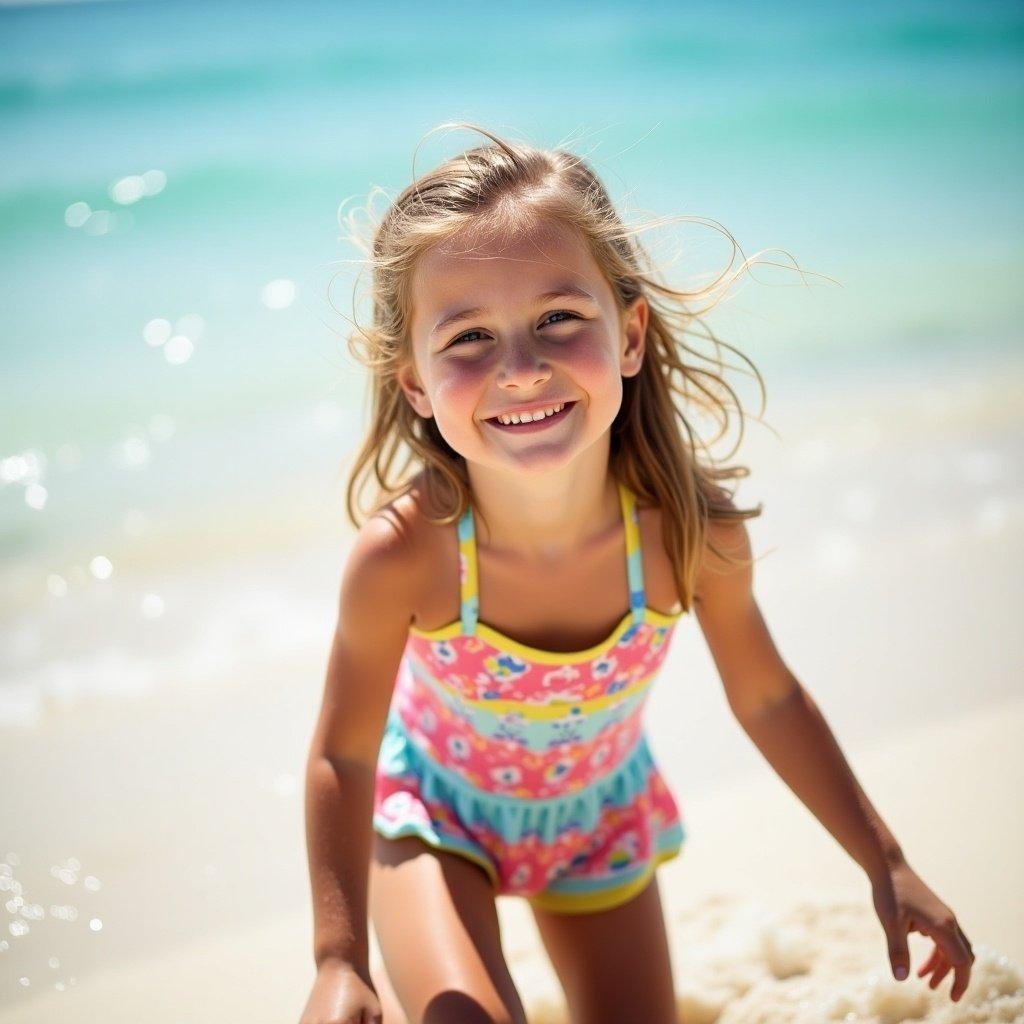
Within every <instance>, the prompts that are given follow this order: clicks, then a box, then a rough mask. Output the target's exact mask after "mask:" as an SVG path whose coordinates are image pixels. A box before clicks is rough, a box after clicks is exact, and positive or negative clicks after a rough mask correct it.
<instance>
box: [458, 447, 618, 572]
mask: <svg viewBox="0 0 1024 1024" xmlns="http://www.w3.org/2000/svg"><path fill="white" fill-rule="evenodd" d="M469 476H470V486H471V488H472V490H473V506H474V511H475V510H479V514H478V515H474V517H473V518H474V526H475V530H476V542H477V547H478V548H481V549H483V550H485V551H486V552H487V553H488V554H491V555H494V556H496V557H498V558H507V559H516V560H518V561H522V562H526V563H544V564H548V565H550V564H551V563H552V562H564V561H566V560H569V559H572V558H574V557H576V556H578V555H580V554H581V553H583V552H584V551H585V550H586V549H588V548H590V547H592V546H594V545H595V544H598V543H599V542H601V541H602V540H604V539H606V538H607V537H608V535H609V533H610V532H612V531H615V530H616V529H617V528H618V524H619V523H621V521H622V510H621V505H620V502H619V490H618V485H617V483H616V481H615V477H614V476H612V474H611V473H610V472H608V471H607V469H604V471H603V472H602V473H601V474H586V473H584V474H580V475H574V474H572V473H570V474H569V476H568V477H565V476H562V477H560V478H559V479H557V480H554V479H552V480H550V481H545V480H538V481H536V482H532V483H531V485H530V486H529V487H524V486H523V484H522V483H521V482H520V481H517V480H516V479H515V478H513V477H510V476H508V475H498V474H485V475H483V476H482V478H481V474H479V473H477V472H475V471H474V470H473V468H472V467H470V469H469Z"/></svg>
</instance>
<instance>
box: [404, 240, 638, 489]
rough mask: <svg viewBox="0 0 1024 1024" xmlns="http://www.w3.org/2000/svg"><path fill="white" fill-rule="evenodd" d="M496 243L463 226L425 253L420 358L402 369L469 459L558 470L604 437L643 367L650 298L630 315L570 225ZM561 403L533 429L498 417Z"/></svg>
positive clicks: (415, 394) (419, 275)
mask: <svg viewBox="0 0 1024 1024" xmlns="http://www.w3.org/2000/svg"><path fill="white" fill-rule="evenodd" d="M498 245H499V243H493V245H492V244H491V243H486V244H480V243H477V244H476V245H474V244H473V243H472V242H467V241H466V240H465V238H464V237H457V238H454V239H451V240H449V241H448V242H446V243H444V244H442V245H440V246H437V247H436V248H434V249H432V250H430V251H429V252H427V253H426V254H425V255H424V256H423V257H422V258H421V259H420V261H419V263H418V265H417V267H416V269H415V272H414V274H413V281H412V319H411V326H410V330H411V335H412V343H413V358H414V363H415V366H414V367H410V366H406V367H405V368H403V370H401V371H400V372H399V374H398V380H399V383H400V385H401V386H402V389H403V391H404V392H405V394H406V396H407V398H408V400H409V402H410V403H411V405H412V406H413V408H414V409H415V410H416V412H417V413H419V414H420V415H421V416H433V417H434V419H435V420H436V422H437V427H438V430H439V431H440V432H441V435H442V436H443V437H444V439H445V440H446V441H447V442H448V444H449V445H451V447H452V448H453V449H455V451H457V452H458V453H459V454H460V455H462V456H463V457H464V458H465V459H466V460H467V461H469V462H473V463H477V464H479V465H485V466H490V467H492V468H494V469H496V470H499V471H501V470H504V471H506V472H507V471H509V470H517V471H520V472H522V471H526V472H540V471H544V470H553V469H555V468H557V467H558V466H562V465H565V464H566V463H567V462H568V461H570V460H572V459H573V458H575V457H576V456H578V455H580V454H581V453H582V452H583V451H584V450H586V449H588V448H590V447H591V446H592V445H593V444H594V443H595V442H596V441H598V440H600V439H602V438H604V437H605V436H606V434H607V432H608V430H609V428H610V427H611V424H612V421H613V420H614V419H615V416H616V414H617V413H618V411H619V406H620V405H621V402H622V378H623V377H631V376H633V375H634V374H636V373H637V372H639V369H640V364H641V360H642V357H643V345H644V334H645V331H646V327H647V315H648V310H647V304H646V302H645V301H644V300H643V299H642V298H639V299H637V300H636V302H634V303H633V305H632V307H631V309H630V310H628V311H627V312H626V313H625V314H621V313H620V312H619V310H618V307H617V306H616V304H615V298H614V296H613V294H612V290H611V287H610V286H609V284H608V282H607V281H606V280H605V279H604V276H603V275H602V273H601V271H600V269H599V267H598V266H597V263H596V262H595V261H594V259H593V257H592V256H591V254H590V252H589V250H588V249H587V247H586V245H585V243H584V242H583V241H582V239H581V238H579V237H578V235H577V234H576V233H575V232H574V231H571V230H570V229H568V228H565V227H564V226H563V225H561V224H557V223H549V224H545V225H540V226H537V227H534V228H531V229H529V230H527V231H524V232H522V233H521V234H520V235H518V236H517V237H516V238H515V239H513V240H512V241H510V242H506V243H502V244H500V248H499V247H497V246H498ZM561 402H566V403H573V404H572V406H571V408H568V409H567V410H565V411H564V412H563V413H562V414H560V415H559V416H557V417H554V418H553V419H552V422H550V423H547V422H544V423H543V424H534V426H533V428H532V429H531V430H529V431H522V430H517V429H516V428H515V427H512V428H511V429H510V428H507V427H504V426H502V425H501V424H499V423H497V422H496V421H495V420H494V417H497V416H498V415H500V414H505V413H510V412H515V411H517V410H521V409H534V408H538V407H550V406H552V405H556V404H558V403H561ZM538 428H539V429H538ZM605 458H606V455H605Z"/></svg>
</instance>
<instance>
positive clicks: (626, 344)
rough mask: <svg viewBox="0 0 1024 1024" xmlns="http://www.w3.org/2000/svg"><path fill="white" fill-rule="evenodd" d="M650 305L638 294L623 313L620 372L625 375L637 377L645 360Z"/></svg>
mask: <svg viewBox="0 0 1024 1024" xmlns="http://www.w3.org/2000/svg"><path fill="white" fill-rule="evenodd" d="M649 313H650V307H649V306H648V305H647V300H646V299H645V298H644V297H643V296H642V295H638V296H637V297H636V298H635V299H634V300H633V302H632V304H631V305H630V306H629V307H628V308H627V309H626V311H625V312H624V313H623V314H622V342H623V344H622V350H621V352H620V354H619V372H620V373H621V374H622V376H623V377H635V376H636V375H637V374H638V373H639V372H640V366H641V365H642V364H643V361H644V341H645V339H646V337H647V319H648V315H649Z"/></svg>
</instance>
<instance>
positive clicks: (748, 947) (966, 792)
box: [0, 700, 1024, 1024]
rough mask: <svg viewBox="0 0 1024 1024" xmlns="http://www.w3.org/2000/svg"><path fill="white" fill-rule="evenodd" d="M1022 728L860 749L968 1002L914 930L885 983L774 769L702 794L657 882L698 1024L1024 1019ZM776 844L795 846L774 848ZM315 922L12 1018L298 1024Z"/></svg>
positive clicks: (536, 953) (1014, 716)
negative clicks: (952, 931) (895, 974)
mask: <svg viewBox="0 0 1024 1024" xmlns="http://www.w3.org/2000/svg"><path fill="white" fill-rule="evenodd" d="M1022 730H1024V700H1018V701H1013V702H1007V703H1004V704H1003V705H1001V706H997V707H992V708H988V709H985V710H983V711H979V712H977V713H975V714H973V715H971V716H969V717H966V718H963V719H960V720H958V721H956V722H950V721H944V722H938V723H934V724H933V725H931V726H928V727H925V728H922V729H919V730H918V731H916V732H914V733H912V734H909V735H906V736H903V737H901V738H900V739H898V740H888V741H885V742H882V743H877V744H874V745H873V746H871V747H868V748H864V749H858V750H857V751H856V752H854V753H851V754H850V757H851V761H852V762H854V763H855V767H856V770H857V772H858V776H859V777H860V778H861V780H862V781H863V783H864V784H865V787H866V788H867V789H868V791H869V792H877V793H885V794H886V797H885V800H884V807H885V811H886V813H887V815H888V816H889V818H890V819H891V820H893V821H898V822H899V825H900V828H899V835H900V838H901V841H902V842H903V843H904V846H905V848H906V849H907V850H909V851H911V854H912V855H913V859H912V861H911V863H913V864H914V866H915V867H916V868H917V870H918V871H919V872H920V873H921V874H922V876H923V877H924V878H925V880H926V881H927V882H928V883H929V884H930V885H931V886H932V887H933V889H935V891H936V892H937V893H938V894H939V895H940V897H941V898H943V899H945V900H946V901H947V902H948V903H949V904H950V905H951V906H953V907H954V909H955V910H956V911H957V914H958V918H959V920H960V921H961V924H962V925H963V927H964V929H965V931H966V932H967V934H968V935H969V937H970V938H971V941H972V943H973V945H974V947H975V952H976V955H977V962H976V964H975V968H974V974H973V977H972V981H971V985H970V987H969V988H968V990H967V992H966V994H965V995H964V997H963V999H961V1001H960V1002H959V1003H956V1004H955V1003H953V1002H952V1001H951V1000H950V999H949V989H950V986H951V984H952V978H951V977H947V979H946V980H945V981H944V982H943V983H942V985H940V986H939V988H938V990H937V991H935V992H932V991H931V990H930V989H928V987H927V985H926V984H925V982H924V981H923V980H920V979H917V978H916V977H914V975H913V968H916V967H917V966H918V965H920V963H921V962H922V961H923V959H924V957H925V955H926V953H927V951H928V950H930V944H929V943H928V941H927V940H925V939H924V938H923V937H922V936H920V935H917V934H913V935H911V937H910V950H911V956H912V962H913V967H912V974H911V977H910V979H908V980H907V981H906V982H903V983H897V982H895V981H894V980H893V979H892V977H891V974H890V973H889V970H888V963H887V959H886V956H885V943H884V938H883V935H882V931H881V928H880V926H879V925H878V923H877V920H876V919H875V918H874V915H873V912H872V910H871V902H870V893H869V889H868V887H867V884H866V882H865V880H864V878H863V876H862V875H861V873H860V872H859V870H858V869H856V868H855V867H854V866H853V865H852V864H851V862H850V861H849V860H848V859H847V858H846V856H845V854H843V853H842V851H840V850H839V849H838V847H835V844H834V843H832V840H831V839H830V838H829V837H828V836H827V835H824V838H822V835H819V833H820V832H821V829H820V827H819V826H818V825H817V823H816V822H815V821H814V820H813V819H812V818H811V817H810V816H809V815H808V814H807V812H806V811H804V810H803V808H802V807H801V805H799V804H798V803H797V801H796V800H795V798H793V797H792V796H791V794H789V792H788V790H786V789H785V788H784V787H783V786H782V784H781V783H779V782H778V781H777V780H776V779H775V778H774V777H773V776H771V775H770V774H769V775H766V774H765V773H764V772H760V771H759V772H757V773H755V774H754V775H753V776H751V777H747V778H743V779H737V780H733V781H731V782H729V783H727V784H723V785H719V786H715V787H712V788H710V789H709V790H707V791H706V792H704V793H702V794H701V795H700V796H696V797H694V798H692V799H691V800H690V802H689V810H688V824H689V826H690V828H691V830H692V832H693V839H692V841H691V842H690V843H689V845H688V846H687V847H686V848H685V850H684V853H683V855H682V856H681V857H680V858H678V859H677V860H675V861H673V862H671V863H670V864H667V865H665V866H664V867H663V868H662V869H661V870H660V872H659V878H660V884H661V886H662V894H663V899H664V900H665V905H666V907H667V908H668V909H667V915H668V918H669V922H670V929H671V941H672V951H673V958H674V964H675V974H676V979H677V981H676V990H677V993H678V995H679V1007H680V1012H681V1014H682V1019H683V1020H684V1021H685V1022H686V1024H712V1022H714V1024H754V1022H758V1024H798V1022H799V1024H812V1022H813V1024H817V1022H823V1021H831V1020H835V1021H844V1020H845V1021H848V1022H852V1021H856V1022H858V1024H895V1022H897V1021H902V1020H922V1021H927V1022H934V1024H939V1022H941V1024H958V1022H968V1021H970V1022H980V1021H1021V1020H1024V975H1022V973H1021V968H1020V966H1019V962H1020V956H1021V952H1022V951H1024V920H1022V912H1021V901H1020V899H1019V893H1020V892H1021V890H1022V886H1024V859H1022V858H1021V857H1020V853H1021V850H1022V849H1024V822H1022V819H1021V816H1020V814H1019V802H1020V801H1019V793H1020V781H1021V778H1022V769H1024V750H1022V745H1021V743H1020V736H1021V735H1022ZM948 751H955V756H947V754H946V752H948ZM965 764H967V765H970V766H971V770H970V774H969V775H968V776H965V775H964V772H963V766H964V765H965ZM922 765H927V770H926V771H922ZM978 780H982V781H981V782H980V784H979V781H978ZM769 835H774V836H780V837H782V836H784V837H785V842H777V843H772V842H764V841H763V839H764V837H765V836H769ZM755 838H757V839H758V840H759V841H758V842H757V846H756V852H755V849H754V848H753V845H752V844H753V842H754V840H755ZM829 844H831V846H832V847H833V848H830V845H829ZM268 875H269V872H268ZM181 895H182V898H187V895H186V893H185V891H183V892H182V894H181ZM294 895H295V896H296V898H297V899H299V898H301V893H299V892H298V891H296V892H295V893H294ZM498 906H499V913H500V915H501V920H502V931H503V936H504V942H505V948H506V955H507V957H508V960H509V963H510V967H511V970H512V972H513V975H514V977H515V979H516V982H517V984H518V985H519V987H520V991H521V992H522V993H523V994H524V997H525V1000H526V1002H527V1005H528V1006H529V1007H530V1008H531V1020H533V1021H534V1022H535V1024H545V1022H554V1021H563V1020H565V1017H564V1015H562V1014H561V1013H560V1012H559V1011H560V997H559V990H558V987H557V982H556V981H555V979H554V976H553V974H552V972H551V969H550V966H549V964H548V963H547V960H546V958H545V957H544V954H543V952H542V948H541V946H540V940H539V938H538V937H537V934H536V931H535V929H534V926H533V924H532V920H531V919H530V916H529V912H528V910H527V909H526V908H525V906H524V905H523V904H522V903H521V902H519V901H517V900H514V899H506V898H502V899H500V900H499V901H498ZM308 926H309V917H308V912H307V909H306V907H305V906H299V905H296V906H294V907H293V908H292V909H291V910H290V911H289V912H287V913H284V914H282V915H281V916H280V917H279V918H277V919H275V920H273V921H271V922H268V923H266V924H264V925H261V926H249V927H245V928H239V929H237V930H234V931H230V930H229V931H227V932H224V933H222V934H218V935H217V936H215V937H211V938H202V937H200V938H196V939H194V940H193V941H191V942H186V943H184V944H182V945H180V946H178V947H175V948H173V949H170V950H168V951H166V952H162V953H160V954H158V955H155V956H152V957H149V958H146V959H142V960H135V961H131V962H126V963H123V964H119V965H115V966H112V967H109V968H106V969H102V970H99V971H97V972H95V973H94V974H92V975H91V976H90V977H88V978H83V979H81V980H78V981H77V983H76V984H75V985H74V986H73V987H69V988H68V989H66V990H65V991H63V992H54V991H50V992H47V993H43V994H36V995H34V996H33V997H31V998H26V999H24V1000H22V1001H21V1004H20V1005H11V1006H10V1007H9V1008H8V1009H7V1010H6V1011H5V1012H3V1013H0V1022H2V1024H14V1022H19V1024H44V1022H45V1024H50V1022H53V1021H57V1020H66V1021H89V1022H93V1021H95V1022H97V1024H98V1022H104V1024H117V1022H121V1021H124V1022H126V1024H127V1022H129V1021H132V1022H134V1021H139V1020H146V1021H148V1022H151V1024H165V1022H166V1024H179V1022H181V1021H185V1020H187V1021H210V1022H213V1021H225V1020H246V1021H253V1022H263V1021H266V1022H268V1024H269V1022H279V1021H285V1020H293V1019H295V1020H297V1019H298V1011H299V1009H300V1008H301V1004H302V1003H303V1002H304V999H305V995H306V994H307V989H306V986H307V985H308V983H309V982H310V981H311V978H312V975H311V962H310V959H309V956H308V952H307V949H308V941H309V932H308ZM1006 954H1010V956H1011V957H1013V958H1014V959H1015V960H1016V961H1017V962H1016V963H1014V960H1012V959H1008V958H1007V955H1006ZM53 973H54V974H55V975H56V974H59V973H61V972H59V971H54V972H53ZM40 987H41V986H40ZM26 996H27V993H26ZM850 1013H853V1014H855V1016H852V1017H851V1016H847V1014H850Z"/></svg>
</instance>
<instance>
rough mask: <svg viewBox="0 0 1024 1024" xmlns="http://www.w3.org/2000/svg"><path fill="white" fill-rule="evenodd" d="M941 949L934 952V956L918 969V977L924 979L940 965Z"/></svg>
mask: <svg viewBox="0 0 1024 1024" xmlns="http://www.w3.org/2000/svg"><path fill="white" fill-rule="evenodd" d="M938 956H939V947H938V946H936V947H935V948H934V949H933V950H932V955H931V956H930V957H928V959H927V960H926V961H925V962H924V963H923V964H921V966H920V967H919V968H918V969H917V976H918V977H919V978H923V977H924V976H925V975H926V974H927V973H928V972H929V971H930V970H932V969H933V968H934V967H935V965H936V964H937V963H938Z"/></svg>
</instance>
